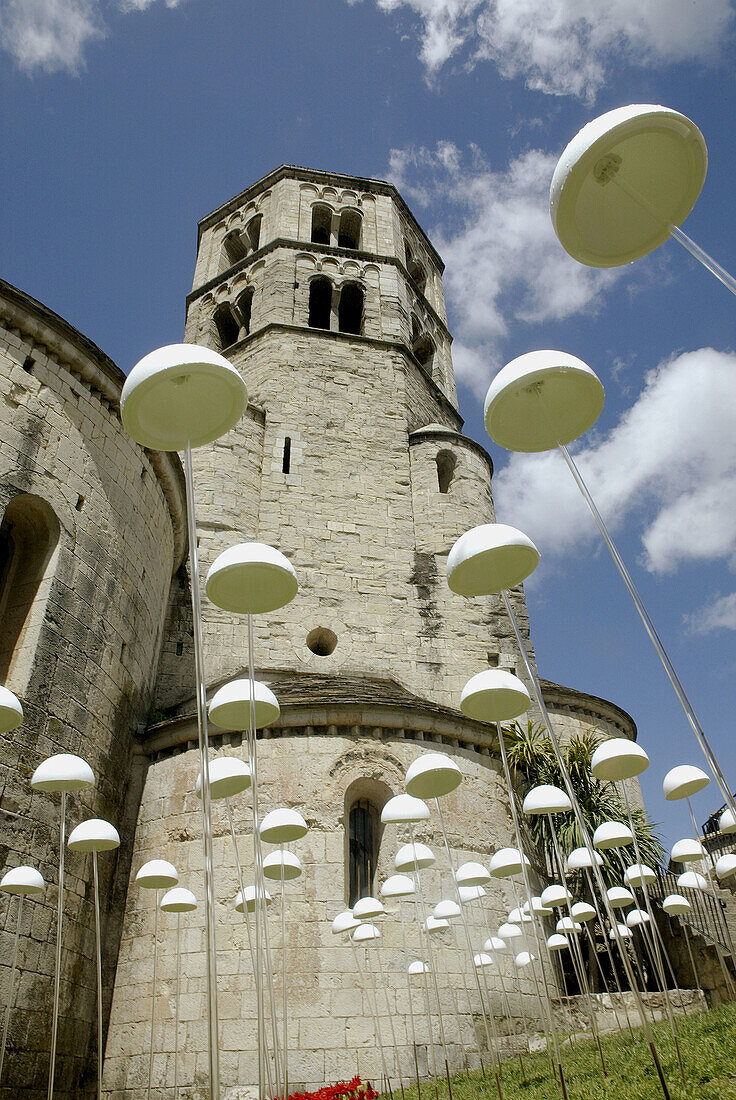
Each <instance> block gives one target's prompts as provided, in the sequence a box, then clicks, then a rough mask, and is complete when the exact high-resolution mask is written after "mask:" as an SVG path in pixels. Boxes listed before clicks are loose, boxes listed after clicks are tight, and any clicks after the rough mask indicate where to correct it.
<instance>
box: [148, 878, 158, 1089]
mask: <svg viewBox="0 0 736 1100" xmlns="http://www.w3.org/2000/svg"><path fill="white" fill-rule="evenodd" d="M153 902H154V906H153V910H154V911H153V980H152V982H151V1043H150V1046H149V1050H148V1088H147V1090H146V1096H147V1098H148V1100H151V1079H152V1077H153V1029H154V1027H155V1019H154V1016H155V1012H156V966H157V963H158V890H154V894H153Z"/></svg>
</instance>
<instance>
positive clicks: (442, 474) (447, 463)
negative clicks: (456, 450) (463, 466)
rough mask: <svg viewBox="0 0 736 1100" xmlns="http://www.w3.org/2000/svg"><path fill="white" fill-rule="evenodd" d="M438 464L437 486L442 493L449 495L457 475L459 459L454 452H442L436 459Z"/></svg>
mask: <svg viewBox="0 0 736 1100" xmlns="http://www.w3.org/2000/svg"><path fill="white" fill-rule="evenodd" d="M435 461H436V463H437V484H438V486H439V490H440V492H441V493H449V491H450V486H451V485H452V479H453V477H454V475H455V467H456V465H457V459H456V458H455V455H454V454H453V453H452V451H440V452H439V454H438V455H437V458H436V459H435Z"/></svg>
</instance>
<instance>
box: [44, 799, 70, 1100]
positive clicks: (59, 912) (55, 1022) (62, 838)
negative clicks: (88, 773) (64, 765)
mask: <svg viewBox="0 0 736 1100" xmlns="http://www.w3.org/2000/svg"><path fill="white" fill-rule="evenodd" d="M65 848H66V791H62V792H61V821H60V823H59V893H58V897H57V901H56V964H55V970H54V1004H53V1009H52V1023H51V1064H50V1066H49V1087H48V1093H47V1096H48V1100H51V1098H52V1097H53V1095H54V1072H55V1070H56V1040H57V1036H58V1033H59V994H60V992H61V933H62V925H63V920H64V849H65Z"/></svg>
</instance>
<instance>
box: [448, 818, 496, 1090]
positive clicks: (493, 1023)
mask: <svg viewBox="0 0 736 1100" xmlns="http://www.w3.org/2000/svg"><path fill="white" fill-rule="evenodd" d="M434 804H435V806H436V807H437V815H438V817H439V821H440V829H441V831H442V839H443V841H444V844H445V853H446V855H447V861H448V863H449V864H450V872H451V874H452V881H453V882H454V883H455V893H456V894H457V903H458V906H459V907H460V919H461V921H462V925H463V930H464V932H465V940H466V943H467V947H468V954H469V955H470V965H471V966H472V968H473V974H474V976H475V985H476V989H477V992H478V1000H479V1001H480V1011H481V1016H482V1017H483V1029H484V1031H485V1033H486V1042H487V1043H488V1049H489V1051H490V1053H491V1058H492V1059H493V1074H494V1077H495V1078H496V1089H497V1091H498V1095H499V1097H500V1100H504V1094H503V1088H502V1087H501V1079H500V1077H499V1072H498V1070H499V1056H498V1035H497V1033H496V1021H495V1018H494V1016H493V1014H492V1013H491V1015H490V1021H491V1029H492V1030H493V1040H494V1041H493V1042H491V1036H490V1032H489V1030H488V1019H489V1016H488V1013H487V1012H486V1006H485V1002H484V1000H483V991H482V989H481V987H480V978H479V977H478V970H477V968H476V966H475V955H474V953H473V944H472V942H471V940H470V930H469V929H468V922H467V920H466V919H465V910H464V909H463V902H462V897H461V895H460V886H459V885H458V881H457V878H456V877H455V861H454V859H453V858H452V852H451V851H450V844H449V842H448V839H447V830H446V829H445V819H444V817H443V815H442V806H441V805H440V800H439V798H435V800H434ZM482 1064H483V1058H482V1057H481V1065H482Z"/></svg>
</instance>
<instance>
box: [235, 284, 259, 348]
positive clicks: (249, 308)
mask: <svg viewBox="0 0 736 1100" xmlns="http://www.w3.org/2000/svg"><path fill="white" fill-rule="evenodd" d="M254 293H255V292H254V289H253V287H252V286H249V287H248V288H247V290H244V291H243V293H242V294H241V295H240V297H239V298H238V313H239V314H240V321H241V326H242V330H243V331H242V334H241V335H243V336H247V335H248V333H249V332H250V322H251V314H252V312H253V294H254Z"/></svg>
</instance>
